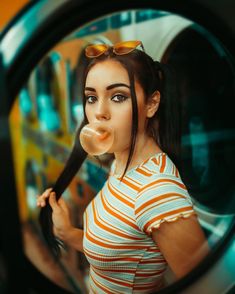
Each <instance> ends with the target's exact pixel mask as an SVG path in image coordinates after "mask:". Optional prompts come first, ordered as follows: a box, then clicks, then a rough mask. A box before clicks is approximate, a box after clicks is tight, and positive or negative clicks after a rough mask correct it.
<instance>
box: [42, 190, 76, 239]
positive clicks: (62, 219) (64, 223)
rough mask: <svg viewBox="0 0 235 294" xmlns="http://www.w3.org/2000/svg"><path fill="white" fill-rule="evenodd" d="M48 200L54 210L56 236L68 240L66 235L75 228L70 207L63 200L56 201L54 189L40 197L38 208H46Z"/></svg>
mask: <svg viewBox="0 0 235 294" xmlns="http://www.w3.org/2000/svg"><path fill="white" fill-rule="evenodd" d="M47 199H49V204H50V206H51V208H52V222H53V230H54V234H55V235H56V236H57V237H58V238H60V239H61V240H66V235H67V234H68V233H69V232H70V230H71V229H72V228H73V227H72V224H71V221H70V214H69V209H68V206H67V204H66V203H65V201H64V200H63V199H62V198H60V199H59V200H58V201H57V200H56V194H55V192H52V188H49V189H47V190H46V191H45V192H44V193H43V194H42V195H40V196H38V199H37V206H39V207H45V205H46V200H47Z"/></svg>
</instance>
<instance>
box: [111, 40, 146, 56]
mask: <svg viewBox="0 0 235 294" xmlns="http://www.w3.org/2000/svg"><path fill="white" fill-rule="evenodd" d="M140 44H141V42H140V41H126V42H121V43H118V44H116V45H115V46H114V52H115V53H116V54H118V55H124V54H128V53H130V52H132V51H133V50H134V49H136V47H137V46H139V45H140Z"/></svg>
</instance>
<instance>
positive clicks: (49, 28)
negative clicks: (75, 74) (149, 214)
mask: <svg viewBox="0 0 235 294" xmlns="http://www.w3.org/2000/svg"><path fill="white" fill-rule="evenodd" d="M48 2H49V1H36V2H35V3H34V5H31V4H30V5H29V6H27V7H26V9H24V11H23V12H24V13H21V14H20V16H18V17H17V18H16V19H15V20H13V21H12V22H11V23H10V25H9V26H8V27H7V28H6V29H5V31H4V32H3V34H2V35H1V39H0V54H2V57H3V65H4V70H5V76H6V85H7V90H8V94H9V101H8V107H7V110H8V113H9V111H10V109H11V106H12V104H13V101H14V99H15V96H16V94H17V93H18V91H19V89H20V88H21V86H22V85H23V83H24V81H25V80H26V79H27V77H28V75H29V73H30V72H31V70H32V68H33V67H34V66H35V65H36V64H37V62H38V61H39V60H40V58H41V57H42V56H43V55H44V54H45V53H46V52H47V51H48V50H49V49H50V48H51V47H52V46H53V45H54V44H56V42H58V41H59V40H61V39H62V38H63V37H64V36H66V35H67V34H68V33H70V32H71V31H73V30H74V29H75V28H77V27H78V26H81V25H83V24H85V23H86V22H88V21H92V20H93V19H94V18H97V17H101V16H104V15H105V14H109V13H112V12H117V11H121V10H125V9H146V8H148V9H149V8H152V9H160V10H166V11H169V12H173V13H177V14H180V15H182V16H183V17H186V18H189V19H191V20H193V21H195V22H197V23H199V24H200V25H202V26H203V27H205V28H206V29H208V30H209V31H210V32H211V33H213V34H214V35H215V36H216V37H217V38H218V39H219V40H220V41H221V43H222V44H224V45H225V47H226V48H227V49H228V48H229V51H228V53H230V55H231V56H232V55H233V54H234V53H235V45H232V44H235V42H231V40H232V39H234V36H233V33H232V31H231V29H230V28H229V27H228V26H227V25H226V24H223V25H221V23H220V18H219V17H218V16H216V15H214V14H213V13H211V12H210V11H209V10H208V9H207V8H206V7H204V6H203V4H198V3H196V2H195V1H192V2H190V3H188V1H181V2H180V3H178V2H177V1H176V2H175V3H172V1H160V0H159V1H147V0H145V1H143V2H142V3H139V2H140V1H131V2H128V3H127V2H126V1H124V0H119V1H112V4H111V3H110V1H106V0H103V1H100V2H99V5H98V6H95V7H94V6H92V5H93V4H92V1H90V0H87V1H85V0H84V1H66V0H58V1H53V3H51V4H50V5H49V4H48ZM50 2H52V1H50ZM48 5H49V6H48ZM48 8H50V9H49V10H48V11H49V13H47V15H46V16H45V15H44V16H43V17H41V18H40V17H39V19H38V23H37V25H36V26H35V30H34V31H32V32H31V35H26V36H25V39H23V40H22V41H21V43H18V48H20V49H18V51H15V54H13V55H12V58H9V59H7V58H6V56H7V52H6V51H4V50H6V49H4V48H7V46H5V47H4V46H3V45H2V44H4V42H6V40H7V38H9V34H10V33H11V32H12V29H13V27H14V29H15V33H16V34H17V33H19V32H20V30H21V29H22V24H23V23H22V22H23V19H24V18H25V19H26V20H27V19H28V18H29V19H32V17H35V15H34V13H35V12H36V10H39V9H43V10H45V9H48ZM198 9H200V11H201V13H200V14H198V13H197V11H198ZM40 15H42V14H40ZM26 16H28V18H27V17H26ZM61 19H66V22H64V23H63V22H62V21H61ZM218 24H220V26H218ZM37 41H38V43H39V42H40V44H39V45H38V46H35V42H37ZM6 45H7V44H6ZM15 50H16V48H15ZM22 60H24V64H22ZM234 229H235V222H233V225H231V226H230V229H228V231H227V232H226V235H225V236H224V237H223V239H222V240H220V241H219V242H218V244H217V246H215V247H214V248H213V250H212V251H211V253H210V254H209V255H208V256H207V257H206V258H205V259H204V260H203V261H202V262H201V263H200V264H199V265H198V266H197V267H196V268H195V269H194V270H193V271H192V272H190V273H189V274H188V275H187V276H185V277H184V278H182V279H181V280H179V281H177V282H175V283H174V284H173V285H170V286H167V287H166V288H164V289H162V290H160V291H159V292H158V293H176V292H177V291H180V290H182V289H183V288H185V287H187V286H189V285H191V284H193V282H195V281H196V280H197V279H198V278H200V277H201V276H202V274H203V273H205V272H206V271H208V270H209V269H210V268H211V266H212V265H213V264H214V263H215V262H216V261H218V259H219V258H220V257H221V255H222V253H223V252H224V250H225V249H226V248H227V246H228V245H229V242H230V241H231V238H232V237H233V236H234V234H233V231H234Z"/></svg>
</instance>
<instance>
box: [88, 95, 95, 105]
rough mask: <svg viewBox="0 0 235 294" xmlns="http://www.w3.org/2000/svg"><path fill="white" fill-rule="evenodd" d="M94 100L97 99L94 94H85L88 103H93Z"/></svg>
mask: <svg viewBox="0 0 235 294" xmlns="http://www.w3.org/2000/svg"><path fill="white" fill-rule="evenodd" d="M96 100H97V98H96V97H95V96H92V95H87V96H86V102H87V103H89V104H93V103H95V101H96Z"/></svg>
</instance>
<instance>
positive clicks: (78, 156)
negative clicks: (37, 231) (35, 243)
mask: <svg viewBox="0 0 235 294" xmlns="http://www.w3.org/2000/svg"><path fill="white" fill-rule="evenodd" d="M80 130H81V127H80V128H79V130H78V132H77V134H76V138H75V144H74V146H73V149H72V151H71V154H70V156H69V158H68V160H67V162H66V164H65V167H64V169H63V170H62V172H61V174H60V176H59V178H58V179H57V181H56V183H55V185H54V187H53V189H52V190H53V192H55V193H56V200H57V201H58V200H59V199H60V197H61V196H62V194H63V192H64V191H65V189H66V188H67V186H68V185H69V183H70V182H71V181H72V179H73V177H74V176H75V175H76V173H77V172H78V170H79V169H80V167H81V165H82V163H83V162H84V160H85V159H86V156H87V153H86V152H85V151H84V150H83V148H82V146H81V144H80V140H79V139H78V138H79V134H80ZM39 224H40V226H41V230H42V234H43V236H44V238H45V241H46V243H47V245H48V246H49V249H50V250H51V251H52V253H53V255H54V256H55V257H58V256H60V253H61V252H60V250H61V247H63V243H62V241H61V240H59V239H58V238H56V237H55V235H54V233H53V222H52V208H51V206H50V205H49V203H48V200H47V204H46V206H45V207H43V208H42V209H41V210H40V214H39Z"/></svg>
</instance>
